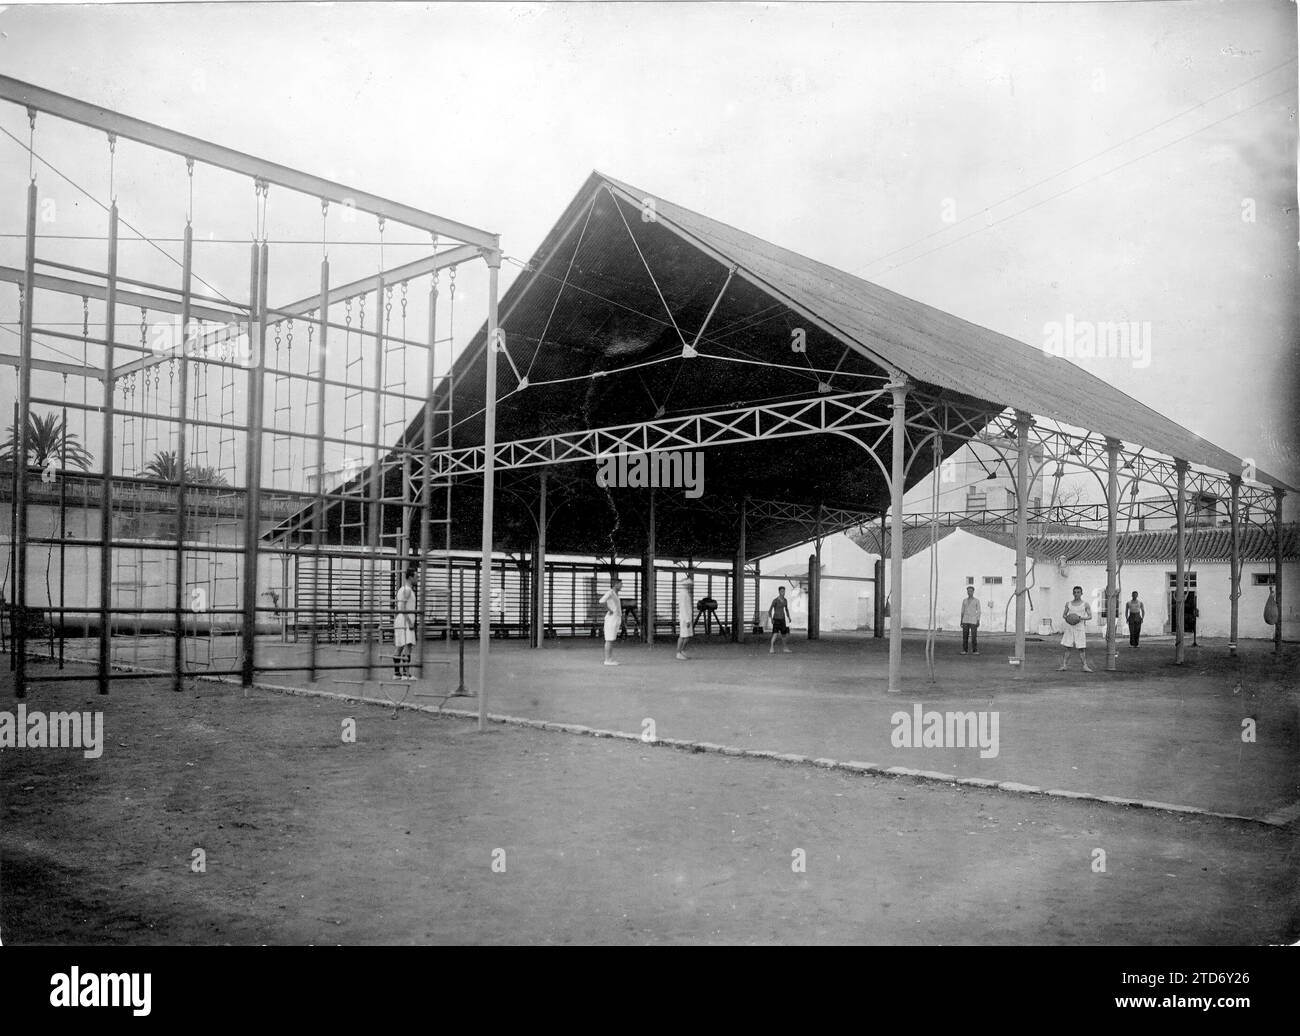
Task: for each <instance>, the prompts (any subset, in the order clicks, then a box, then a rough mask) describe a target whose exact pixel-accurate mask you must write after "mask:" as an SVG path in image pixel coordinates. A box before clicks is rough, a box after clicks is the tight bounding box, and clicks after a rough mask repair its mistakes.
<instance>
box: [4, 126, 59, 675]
mask: <svg viewBox="0 0 1300 1036" xmlns="http://www.w3.org/2000/svg"><path fill="white" fill-rule="evenodd" d="M32 118H33V119H35V115H33V116H32ZM35 292H36V179H35V176H33V178H32V182H31V183H29V184H28V185H27V256H26V262H25V267H24V273H23V320H22V330H21V332H20V336H21V337H20V339H19V343H20V344H19V347H18V422H17V424H18V427H17V428H15V429H14V439H15V441H16V450H15V454H14V471H15V472H16V478H15V481H14V529H13V536H14V539H15V540H16V541H17V543H18V551H17V556H16V558H15V561H14V612H13V614H14V619H15V621H14V622H12V623H10V629H11V630H12V631H13V635H14V645H13V646H14V656H15V665H14V696H15V697H17V698H23V697H26V695H27V467H28V465H27V445H28V444H27V422H28V421H29V420H30V417H31V410H32V402H31V401H32V310H33V309H34V308H35V307H34V306H33V305H32V302H33V298H32V296H33V295H34V294H35ZM63 431H64V434H66V433H67V428H66V427H65V428H64V429H63ZM66 477H67V473H66V472H64V473H63V474H62V475H61V476H60V478H66ZM59 606H60V607H62V606H63V602H62V601H60V602H59ZM59 620H60V625H61V624H62V620H63V616H62V615H60V616H59Z"/></svg>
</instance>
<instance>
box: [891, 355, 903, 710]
mask: <svg viewBox="0 0 1300 1036" xmlns="http://www.w3.org/2000/svg"><path fill="white" fill-rule="evenodd" d="M889 389H890V391H891V392H892V393H893V396H894V401H893V403H892V404H891V405H892V407H893V411H894V416H893V456H892V458H891V461H892V463H891V467H890V479H889V496H890V508H889V509H890V516H891V521H890V533H889V594H890V601H892V602H893V603H892V605H891V606H890V609H889V616H890V618H889V693H890V694H900V693H901V692H902V690H903V683H902V676H903V593H902V589H903V480H904V478H905V475H906V469H905V467H904V464H905V461H906V454H905V450H904V447H905V445H906V443H905V441H904V440H905V437H906V434H907V425H906V410H907V382H906V381H905V380H904V378H903V375H902V373H901V372H895V374H894V377H893V380H892V381H891V382H890V384H889Z"/></svg>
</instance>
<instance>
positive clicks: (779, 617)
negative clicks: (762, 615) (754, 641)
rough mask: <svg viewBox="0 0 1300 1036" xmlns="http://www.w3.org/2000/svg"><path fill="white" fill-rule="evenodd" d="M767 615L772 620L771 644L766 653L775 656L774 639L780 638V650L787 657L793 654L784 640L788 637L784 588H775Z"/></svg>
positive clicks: (787, 602) (788, 616)
mask: <svg viewBox="0 0 1300 1036" xmlns="http://www.w3.org/2000/svg"><path fill="white" fill-rule="evenodd" d="M767 615H768V618H770V619H771V620H772V643H771V644H769V645H768V648H767V653H768V654H769V655H774V654H776V638H777V637H780V638H781V650H782V651H784V652H785V653H786V654H787V655H792V654H794V652H793V651H791V650H790V649H789V647H787V646H786V643H785V638H786V637H788V636H789V635H790V602H789V601H787V600H786V599H785V587H784V586H780V587H777V590H776V596H775V597H773V598H772V603H771V604H770V605H769V606H768V609H767Z"/></svg>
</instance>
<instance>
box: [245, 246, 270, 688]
mask: <svg viewBox="0 0 1300 1036" xmlns="http://www.w3.org/2000/svg"><path fill="white" fill-rule="evenodd" d="M267 258H268V256H267V245H266V242H265V241H263V242H262V244H261V245H260V246H259V245H257V244H256V243H255V244H254V245H253V260H252V262H253V268H252V289H253V290H252V291H251V293H250V294H251V296H252V298H251V302H252V320H253V322H252V324H250V325H249V328H248V331H249V334H248V339H249V348H250V350H251V351H252V354H253V356H252V360H253V362H252V363H251V364H250V365H249V376H248V420H247V422H246V425H247V431H246V432H245V434H246V435H247V437H248V439H247V442H246V444H245V446H246V449H245V451H244V487H245V488H244V506H245V508H246V511H245V514H244V586H243V590H244V601H243V628H242V630H241V634H242V647H243V666H242V676H241V680H242V683H243V685H244V687H251V686H252V684H253V679H254V674H255V672H256V667H257V542H258V537H259V536H260V535H261V521H260V519H261V514H262V387H263V386H262V382H263V380H264V379H265V375H266V275H267Z"/></svg>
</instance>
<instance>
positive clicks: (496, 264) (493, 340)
mask: <svg viewBox="0 0 1300 1036" xmlns="http://www.w3.org/2000/svg"><path fill="white" fill-rule="evenodd" d="M483 257H484V259H486V260H487V266H488V318H487V343H486V345H487V349H486V351H485V353H484V360H485V364H484V365H485V367H486V375H485V382H484V390H483V403H484V406H483V557H482V560H481V564H482V572H483V578H482V579H481V580H480V596H479V637H478V729H479V730H480V731H481V730H486V729H487V685H488V644H489V641H490V640H491V639H492V579H491V576H492V504H493V494H494V490H495V486H494V484H493V480H494V478H495V476H496V442H497V346H498V345H499V338H500V328H499V327H498V326H497V301H498V300H497V287H498V280H499V277H500V273H501V253H500V252H497V251H485V252H484V253H483Z"/></svg>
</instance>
